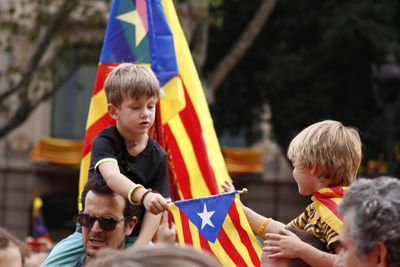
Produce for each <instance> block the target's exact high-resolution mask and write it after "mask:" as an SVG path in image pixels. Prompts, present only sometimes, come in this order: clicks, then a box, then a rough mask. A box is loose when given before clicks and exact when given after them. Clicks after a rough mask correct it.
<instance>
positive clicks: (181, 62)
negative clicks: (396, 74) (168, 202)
mask: <svg viewBox="0 0 400 267" xmlns="http://www.w3.org/2000/svg"><path fill="white" fill-rule="evenodd" d="M122 62H134V63H137V64H145V65H148V66H150V67H151V68H152V70H153V71H154V72H155V74H156V76H157V78H158V80H159V83H160V86H161V87H162V90H163V91H164V95H163V96H162V98H161V100H160V103H159V106H158V116H157V121H156V123H155V131H153V132H156V135H157V136H156V137H155V139H156V140H157V141H158V142H159V143H160V144H161V145H162V146H163V147H164V149H165V150H166V151H167V153H168V154H169V159H170V162H169V170H170V180H171V196H172V199H173V200H180V199H182V200H186V199H192V198H201V197H205V196H210V195H216V194H218V193H219V192H220V189H219V187H220V186H219V185H220V184H222V183H223V181H224V180H229V181H231V179H230V177H229V174H228V172H227V168H226V166H225V162H224V159H223V156H222V153H221V149H220V146H219V143H218V139H217V136H216V133H215V130H214V126H213V121H212V118H211V115H210V112H209V109H208V105H207V102H206V99H205V95H204V92H203V89H202V86H201V83H200V79H199V77H198V74H197V72H196V69H195V66H194V63H193V59H192V57H191V54H190V50H189V47H188V45H187V43H186V40H185V37H184V34H183V31H182V29H181V27H180V25H179V21H178V18H177V15H176V12H175V8H174V6H173V3H172V0H136V1H135V0H114V1H113V3H112V8H111V12H110V17H109V21H108V24H107V30H106V35H105V39H104V44H103V49H102V53H101V57H100V63H99V67H98V73H97V78H96V82H95V88H94V90H93V95H92V99H91V104H90V109H89V115H88V121H87V126H86V135H85V143H84V152H83V158H82V163H81V170H80V191H81V190H82V188H83V186H84V184H85V183H86V181H87V176H88V167H89V163H90V151H91V144H92V141H93V139H94V137H95V136H96V135H97V134H98V133H99V132H100V131H101V130H102V129H103V128H105V127H107V126H109V125H112V124H114V123H115V122H114V121H113V120H112V119H111V118H110V117H109V115H108V113H107V102H106V97H105V93H104V89H103V85H104V80H105V78H106V76H107V74H108V73H109V71H110V66H115V65H117V64H119V63H122ZM176 223H177V224H179V225H182V227H181V228H180V229H179V231H180V232H179V234H178V237H179V236H181V237H183V236H184V238H179V240H180V242H181V243H182V244H188V245H192V246H194V247H196V248H199V249H203V250H207V251H210V252H211V253H212V254H214V255H215V256H216V257H217V258H218V259H219V260H220V261H221V262H223V263H224V264H227V265H236V266H240V265H243V266H244V265H246V266H253V265H259V256H260V254H261V249H260V247H259V245H258V243H257V241H256V239H255V236H254V234H253V232H252V231H251V229H250V226H249V225H248V222H247V220H246V217H245V215H244V212H243V210H242V208H241V205H240V204H239V203H238V202H237V200H235V201H234V202H233V204H232V206H231V208H230V210H229V213H228V216H227V218H226V221H225V223H224V224H223V226H222V229H221V231H220V232H219V236H218V237H217V241H216V243H209V241H207V240H205V239H204V240H203V239H202V238H201V237H200V236H199V233H198V232H196V231H184V230H183V228H184V227H191V226H190V224H188V220H187V218H185V217H184V216H181V217H180V219H178V220H177V221H176Z"/></svg>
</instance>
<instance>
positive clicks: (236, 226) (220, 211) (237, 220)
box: [170, 192, 260, 266]
mask: <svg viewBox="0 0 400 267" xmlns="http://www.w3.org/2000/svg"><path fill="white" fill-rule="evenodd" d="M236 193H237V192H231V193H226V194H220V195H214V196H209V197H204V198H196V199H190V200H182V201H176V202H173V203H171V205H170V210H171V213H172V215H173V218H174V221H175V224H176V227H177V234H178V242H179V243H180V244H186V245H191V246H193V247H195V248H198V249H201V250H206V251H208V252H209V253H211V254H212V255H214V256H215V257H217V258H218V259H219V260H220V261H221V262H222V263H223V264H224V265H227V266H259V264H260V259H259V253H260V251H259V245H258V244H257V240H256V239H255V237H254V235H253V234H251V235H250V233H251V229H250V225H249V224H248V221H247V219H246V216H245V214H244V212H243V209H242V208H241V205H240V203H239V200H238V199H237V197H236Z"/></svg>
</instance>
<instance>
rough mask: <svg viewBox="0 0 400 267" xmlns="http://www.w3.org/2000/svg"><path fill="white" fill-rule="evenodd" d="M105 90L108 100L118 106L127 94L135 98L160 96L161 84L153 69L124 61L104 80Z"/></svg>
mask: <svg viewBox="0 0 400 267" xmlns="http://www.w3.org/2000/svg"><path fill="white" fill-rule="evenodd" d="M104 90H105V92H106V96H107V102H108V103H109V104H112V105H114V106H116V107H119V106H120V105H121V104H122V101H123V99H124V97H126V96H130V97H132V98H134V99H139V98H142V97H146V98H151V97H155V98H157V99H158V98H159V97H160V86H159V84H158V80H157V78H156V76H155V74H154V73H153V71H152V70H151V69H149V68H146V67H145V66H141V65H137V64H133V63H122V64H119V65H118V66H116V67H115V68H114V69H113V70H112V71H111V72H110V73H109V74H108V76H107V79H106V81H105V82H104Z"/></svg>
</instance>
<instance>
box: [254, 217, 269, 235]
mask: <svg viewBox="0 0 400 267" xmlns="http://www.w3.org/2000/svg"><path fill="white" fill-rule="evenodd" d="M271 222H272V218H268V219H266V220H265V221H264V222H263V223H262V224H261V225H260V227H259V228H258V231H257V233H258V235H259V236H262V234H263V233H264V229H265V227H267V225H268V224H270V223H271Z"/></svg>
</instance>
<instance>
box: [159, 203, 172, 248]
mask: <svg viewBox="0 0 400 267" xmlns="http://www.w3.org/2000/svg"><path fill="white" fill-rule="evenodd" d="M175 239H176V226H175V223H174V222H171V227H169V224H168V211H167V210H165V211H163V214H162V219H161V224H160V226H159V227H158V230H157V242H160V243H174V242H175Z"/></svg>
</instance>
